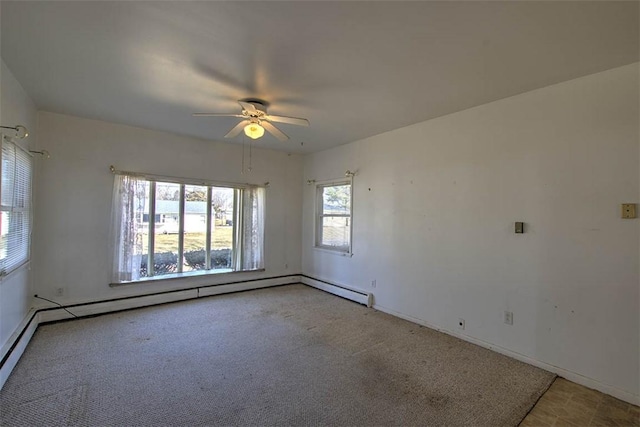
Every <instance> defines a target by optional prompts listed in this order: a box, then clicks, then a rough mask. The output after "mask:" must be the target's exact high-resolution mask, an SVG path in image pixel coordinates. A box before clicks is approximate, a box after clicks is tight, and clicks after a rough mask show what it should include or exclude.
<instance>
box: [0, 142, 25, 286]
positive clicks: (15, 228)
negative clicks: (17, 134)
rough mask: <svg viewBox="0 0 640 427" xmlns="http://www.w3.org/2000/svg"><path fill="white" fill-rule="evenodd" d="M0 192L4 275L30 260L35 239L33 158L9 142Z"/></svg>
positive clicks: (0, 260)
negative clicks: (32, 226) (32, 211)
mask: <svg viewBox="0 0 640 427" xmlns="http://www.w3.org/2000/svg"><path fill="white" fill-rule="evenodd" d="M1 168H2V186H1V188H0V199H1V202H0V216H1V220H0V275H2V276H4V275H6V274H9V273H10V272H11V271H12V270H14V269H16V268H17V267H19V266H20V265H22V264H24V263H25V262H27V261H28V260H29V240H30V237H31V175H32V169H33V168H32V163H31V157H30V156H29V155H28V154H27V153H26V152H24V151H23V150H21V149H20V148H18V147H17V146H16V145H15V144H13V143H12V142H9V141H4V140H3V142H2V166H1Z"/></svg>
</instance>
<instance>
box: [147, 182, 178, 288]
mask: <svg viewBox="0 0 640 427" xmlns="http://www.w3.org/2000/svg"><path fill="white" fill-rule="evenodd" d="M156 215H159V217H160V221H158V222H156V228H155V248H154V251H153V258H154V262H153V275H154V276H161V275H163V274H170V273H176V272H177V271H178V240H179V236H178V233H179V232H180V184H169V183H164V182H157V183H156Z"/></svg>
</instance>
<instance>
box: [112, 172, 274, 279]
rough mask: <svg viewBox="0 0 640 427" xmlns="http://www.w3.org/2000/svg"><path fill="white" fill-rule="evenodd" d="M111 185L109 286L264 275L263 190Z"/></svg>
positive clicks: (139, 181)
mask: <svg viewBox="0 0 640 427" xmlns="http://www.w3.org/2000/svg"><path fill="white" fill-rule="evenodd" d="M115 180H116V181H115V187H114V209H113V215H112V217H113V221H114V223H113V230H114V233H113V239H114V248H115V249H114V257H113V277H112V282H113V283H122V282H135V281H139V280H148V279H149V278H170V277H181V276H188V275H193V274H207V273H225V272H232V271H253V270H260V269H263V268H264V256H263V251H264V248H263V240H264V193H265V191H264V188H262V187H257V186H248V185H238V186H231V185H224V186H222V185H215V184H197V185H196V184H192V183H191V182H190V181H192V180H187V179H185V180H177V179H172V182H169V181H164V180H161V179H160V178H158V179H155V178H152V179H150V178H149V177H142V178H141V177H138V176H135V175H127V174H124V173H123V174H117V175H116V178H115Z"/></svg>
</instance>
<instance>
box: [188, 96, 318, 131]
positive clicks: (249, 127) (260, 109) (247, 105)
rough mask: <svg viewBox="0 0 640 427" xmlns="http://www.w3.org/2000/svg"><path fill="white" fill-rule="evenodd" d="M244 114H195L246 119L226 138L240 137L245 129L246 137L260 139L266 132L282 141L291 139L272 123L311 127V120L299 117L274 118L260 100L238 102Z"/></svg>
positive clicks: (198, 114) (197, 114)
mask: <svg viewBox="0 0 640 427" xmlns="http://www.w3.org/2000/svg"><path fill="white" fill-rule="evenodd" d="M238 104H240V107H242V112H241V113H240V114H233V113H230V114H226V113H194V114H193V115H194V116H196V117H238V118H240V119H244V120H243V121H241V122H240V123H238V124H237V125H235V126H234V127H233V129H231V130H230V131H229V133H227V134H226V135H225V136H224V137H225V138H233V137H235V136H238V134H239V133H240V132H242V130H243V129H244V133H245V135H247V136H248V137H249V138H252V139H258V138H260V137H261V136H262V135H264V131H265V130H266V131H267V132H269V133H270V134H271V135H273V136H275V137H276V138H278V139H279V140H280V141H286V140H288V139H289V137H288V136H287V135H285V134H284V132H282V131H281V130H280V129H278V128H277V127H275V126H274V125H272V124H271V122H277V123H287V124H290V125H298V126H309V120H307V119H300V118H297V117H287V116H273V115H270V114H268V113H267V104H266V103H265V102H263V101H259V100H247V101H238Z"/></svg>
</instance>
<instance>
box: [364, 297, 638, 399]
mask: <svg viewBox="0 0 640 427" xmlns="http://www.w3.org/2000/svg"><path fill="white" fill-rule="evenodd" d="M373 308H374V309H376V310H379V311H382V312H384V313H387V314H390V315H392V316H395V317H399V318H401V319H404V320H408V321H410V322H413V323H417V324H420V325H423V326H426V327H427V328H430V329H434V330H436V331H439V332H442V333H444V334H447V335H451V336H454V337H456V338H460V339H461V340H463V341H467V342H470V343H472V344H476V345H479V346H480V347H484V348H487V349H489V350H493V351H495V352H496V353H500V354H504V355H505V356H509V357H511V358H513V359H516V360H519V361H521V362H524V363H527V364H529V365H533V366H536V367H538V368H541V369H544V370H545V371H549V372H553V373H554V374H556V375H558V376H560V377H562V378H566V379H567V380H569V381H572V382H574V383H577V384H580V385H583V386H585V387H588V388H591V389H594V390H597V391H600V392H602V393H605V394H608V395H610V396H613V397H616V398H618V399H620V400H624V401H625V402H628V403H631V404H632V405H640V396H637V395H634V394H632V393H629V392H627V391H624V390H621V389H619V388H617V387H614V386H612V385H609V384H605V383H602V382H600V381H597V380H594V379H593V378H589V377H585V376H584V375H581V374H578V373H576V372H572V371H569V370H567V369H564V368H561V367H559V366H554V365H551V364H549V363H546V362H542V361H540V360H537V359H533V358H531V357H529V356H525V355H524V354H521V353H518V352H515V351H512V350H509V349H507V348H504V347H500V346H497V345H495V344H491V343H490V342H487V341H483V340H480V339H477V338H474V337H471V336H469V335H464V334H461V333H459V332H456V331H451V330H448V329H443V328H440V327H438V326H435V325H432V324H430V323H429V322H426V321H424V320H422V319H419V318H417V317H413V316H408V315H406V314H402V313H399V312H397V311H394V310H391V309H389V308H387V307H383V306H380V305H377V304H374V305H373Z"/></svg>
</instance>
